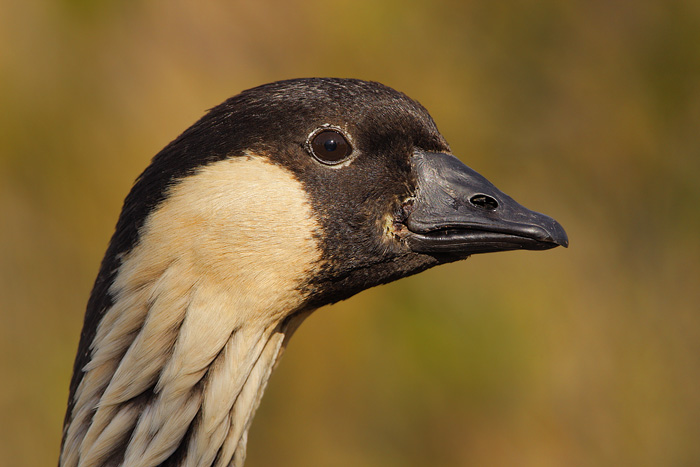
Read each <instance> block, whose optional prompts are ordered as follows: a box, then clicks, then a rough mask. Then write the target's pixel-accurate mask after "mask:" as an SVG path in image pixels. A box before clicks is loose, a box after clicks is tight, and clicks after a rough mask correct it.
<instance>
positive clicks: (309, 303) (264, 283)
mask: <svg viewBox="0 0 700 467" xmlns="http://www.w3.org/2000/svg"><path fill="white" fill-rule="evenodd" d="M435 187H438V188H437V189H436V188H435ZM567 242H568V240H567V239H566V234H565V233H564V231H563V229H561V226H559V225H558V224H557V223H556V222H555V221H553V220H552V219H550V218H548V217H546V216H543V215H541V214H537V213H533V212H532V211H528V210H526V209H525V208H523V207H522V206H520V205H518V204H517V203H515V202H514V201H513V200H512V199H510V198H508V197H507V196H506V195H504V194H503V193H501V192H500V191H498V190H497V189H496V188H495V187H493V185H491V184H490V183H488V181H486V180H485V179H483V177H481V176H480V175H478V174H476V173H475V172H473V171H470V169H468V168H467V167H466V166H463V165H462V164H461V163H460V162H459V161H458V160H457V159H456V158H454V157H453V156H452V155H451V152H450V147H449V145H448V144H447V142H446V141H445V140H444V138H443V137H442V136H441V135H440V133H439V132H438V130H437V127H436V126H435V123H434V122H433V120H432V119H431V117H430V115H429V114H428V112H427V111H426V110H425V109H424V108H423V107H422V106H421V105H420V104H418V103H417V102H415V101H413V100H411V99H410V98H408V97H407V96H405V95H404V94H402V93H399V92H397V91H395V90H393V89H391V88H389V87H386V86H383V85H381V84H378V83H373V82H365V81H359V80H346V79H330V78H328V79H319V78H317V79H299V80H289V81H282V82H277V83H272V84H268V85H264V86H260V87H258V88H254V89H250V90H248V91H244V92H242V93H241V94H239V95H237V96H235V97H232V98H230V99H228V100H227V101H225V102H224V103H222V104H221V105H219V106H217V107H215V108H213V109H212V110H211V111H209V112H208V113H207V114H206V115H205V116H204V117H202V119H201V120H199V121H198V122H197V123H195V124H194V125H193V126H192V127H190V128H189V129H187V130H186V131H185V132H184V133H183V134H182V135H180V136H179V137H178V138H177V139H175V140H174V141H173V142H171V143H170V144H169V145H167V146H166V147H165V148H164V149H163V150H162V151H161V152H159V153H158V154H157V155H156V156H155V157H154V158H153V160H152V162H151V164H150V165H149V167H148V168H147V169H146V170H145V171H144V172H143V173H142V174H141V175H140V176H139V178H138V179H137V181H136V182H135V184H134V186H133V188H132V190H131V192H130V193H129V195H128V196H127V197H126V200H125V202H124V207H123V210H122V213H121V215H120V217H119V220H118V222H117V226H116V230H115V233H114V236H113V237H112V240H111V242H110V245H109V247H108V249H107V253H106V254H105V258H104V260H103V262H102V265H101V268H100V271H99V274H98V277H97V279H96V282H95V286H94V289H93V291H92V294H91V296H90V299H89V301H88V306H87V311H86V315H85V322H84V325H83V331H82V334H81V338H80V344H79V348H78V354H77V356H76V361H75V366H74V374H73V378H72V380H71V386H70V395H69V402H68V410H67V413H66V419H65V423H64V437H63V443H62V453H61V459H60V463H61V465H63V466H101V465H129V466H156V465H192V466H194V465H217V466H218V465H221V466H226V465H238V466H240V465H242V464H243V462H244V459H245V445H246V438H247V430H248V427H249V425H250V422H251V420H252V417H253V414H254V412H255V409H256V408H257V405H258V404H259V401H260V398H261V397H262V393H263V391H264V387H265V384H266V382H267V379H268V377H269V375H270V372H271V371H272V368H273V367H274V364H275V362H276V360H277V358H278V356H279V354H280V352H281V351H282V349H283V348H284V345H285V344H286V342H287V340H288V339H289V337H290V336H291V334H292V333H293V331H294V330H295V329H296V328H297V327H298V326H299V324H300V323H301V322H302V321H303V319H304V318H305V317H306V316H307V315H308V314H309V313H310V312H312V311H313V310H314V309H316V308H318V307H319V306H322V305H324V304H327V303H333V302H336V301H338V300H342V299H345V298H348V297H350V296H352V295H353V294H355V293H357V292H359V291H361V290H364V289H366V288H368V287H372V286H375V285H379V284H382V283H386V282H390V281H392V280H395V279H398V278H401V277H405V276H408V275H411V274H415V273H417V272H420V271H422V270H425V269H427V268H429V267H432V266H435V265H437V264H441V263H446V262H450V261H455V260H458V259H462V258H465V257H467V256H468V255H470V254H474V253H481V252H488V251H501V250H508V249H517V248H525V249H547V248H551V247H554V246H557V245H564V246H566V244H567Z"/></svg>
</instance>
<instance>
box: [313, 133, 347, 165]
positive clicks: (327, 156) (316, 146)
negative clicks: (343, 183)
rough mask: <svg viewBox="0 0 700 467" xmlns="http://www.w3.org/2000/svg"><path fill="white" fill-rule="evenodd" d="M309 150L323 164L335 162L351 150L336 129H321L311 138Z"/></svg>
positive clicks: (343, 157) (339, 160) (342, 158)
mask: <svg viewBox="0 0 700 467" xmlns="http://www.w3.org/2000/svg"><path fill="white" fill-rule="evenodd" d="M311 152H312V153H313V155H314V157H316V159H318V160H319V161H321V162H323V163H325V164H337V163H338V162H341V161H343V160H345V159H346V158H347V157H348V156H349V155H350V153H351V152H352V147H350V143H348V140H347V139H345V136H343V135H342V134H341V133H340V132H339V131H337V130H323V131H320V132H318V133H317V134H316V135H314V137H313V138H312V139H311Z"/></svg>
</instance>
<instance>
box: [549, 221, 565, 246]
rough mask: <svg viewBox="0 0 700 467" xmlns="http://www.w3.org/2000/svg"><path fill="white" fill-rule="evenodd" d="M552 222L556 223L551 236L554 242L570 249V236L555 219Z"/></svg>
mask: <svg viewBox="0 0 700 467" xmlns="http://www.w3.org/2000/svg"><path fill="white" fill-rule="evenodd" d="M552 220H553V221H554V222H553V225H552V234H551V239H552V242H553V243H556V244H557V245H559V246H563V247H564V248H569V236H568V235H567V234H566V231H565V230H564V227H562V226H561V224H560V223H559V222H557V221H555V220H554V219H552Z"/></svg>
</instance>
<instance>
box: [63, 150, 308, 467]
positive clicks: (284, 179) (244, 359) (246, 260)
mask: <svg viewBox="0 0 700 467" xmlns="http://www.w3.org/2000/svg"><path fill="white" fill-rule="evenodd" d="M232 180H235V183H232V182H231V181H232ZM260 225H266V226H268V227H269V228H266V229H264V231H261V229H259V226H260ZM317 230H318V225H317V222H316V220H315V219H314V217H313V216H312V214H311V209H310V206H309V203H308V200H307V199H306V194H305V192H304V190H303V189H302V187H301V184H300V183H299V182H298V181H297V180H296V179H295V178H294V177H293V176H292V175H291V174H290V173H289V172H287V171H286V170H284V169H282V168H280V167H279V166H276V165H273V164H270V163H269V162H267V159H265V158H263V157H258V156H255V155H252V154H251V155H248V156H242V157H236V158H231V159H225V160H221V161H218V162H215V163H212V164H209V165H207V166H204V167H202V168H200V169H199V170H198V171H197V173H195V174H194V175H192V176H189V177H186V178H184V179H183V180H181V181H180V182H178V183H177V184H175V185H174V186H173V187H171V188H170V190H169V192H168V194H167V196H166V198H165V200H164V201H163V202H162V203H161V204H160V205H159V206H158V208H157V209H155V210H154V211H153V212H152V213H151V214H150V215H149V216H148V218H147V219H146V221H145V223H144V225H143V227H142V228H141V230H140V232H139V240H138V243H137V245H136V246H135V247H134V248H133V249H132V250H131V251H130V252H129V253H128V254H127V255H126V256H124V257H123V258H121V262H120V266H119V269H118V271H117V273H116V275H115V280H114V282H113V283H112V285H111V287H110V289H109V294H110V295H111V298H112V300H111V301H112V306H111V307H110V308H109V309H108V310H106V312H105V314H104V317H103V318H102V320H101V321H100V324H99V326H98V328H97V331H96V333H95V337H94V339H93V340H92V342H91V343H90V352H91V358H90V360H89V363H88V364H87V365H86V366H85V367H84V368H83V372H84V375H83V377H82V380H81V381H80V383H79V385H78V387H77V389H76V391H75V394H74V397H73V410H72V416H71V417H70V419H69V420H68V423H67V425H66V432H65V437H64V449H63V456H62V458H61V464H62V465H64V466H91V465H117V464H121V463H123V464H124V465H129V466H146V465H158V464H163V463H165V464H166V465H229V463H231V464H232V465H242V463H243V459H244V457H245V444H246V433H247V430H248V427H249V424H250V421H251V419H252V416H253V414H254V412H255V409H256V408H257V405H258V403H259V400H260V397H261V396H262V392H263V390H264V387H265V384H266V382H267V379H268V377H269V375H270V372H271V370H272V368H273V366H274V363H275V361H276V360H277V357H278V355H279V354H280V352H281V350H282V348H283V344H284V342H285V336H288V335H289V334H290V333H291V332H292V331H293V330H294V329H295V328H296V326H298V324H299V322H300V321H301V319H303V316H305V313H304V311H305V310H304V309H303V307H304V300H305V293H304V292H303V290H304V286H305V283H304V280H305V279H304V278H307V277H310V276H313V273H314V271H315V270H317V269H318V268H319V267H320V253H319V250H318V246H317V243H316V240H315V238H316V237H317V236H318V235H317Z"/></svg>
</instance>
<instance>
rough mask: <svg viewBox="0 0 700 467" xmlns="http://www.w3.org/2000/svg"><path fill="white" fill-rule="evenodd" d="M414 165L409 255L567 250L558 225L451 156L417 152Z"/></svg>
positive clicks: (406, 222)
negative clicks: (414, 180) (416, 190)
mask: <svg viewBox="0 0 700 467" xmlns="http://www.w3.org/2000/svg"><path fill="white" fill-rule="evenodd" d="M413 163H414V167H415V170H416V173H417V176H418V193H417V196H416V198H415V201H414V203H413V205H412V206H410V207H409V208H408V217H407V219H406V220H405V224H406V227H407V228H408V231H409V233H408V235H407V237H406V240H407V241H408V245H409V247H410V248H411V249H412V250H413V251H416V252H420V253H447V254H455V255H459V256H467V255H471V254H475V253H488V252H493V251H506V250H518V249H523V250H547V249H549V248H554V247H556V246H563V247H567V246H568V245H569V239H568V237H567V236H566V232H565V231H564V228H563V227H562V226H561V225H560V224H559V223H558V222H557V221H555V220H554V219H552V218H551V217H548V216H545V215H544V214H540V213H538V212H534V211H530V210H529V209H526V208H524V207H523V206H521V205H520V204H518V203H517V202H515V201H514V200H513V199H512V198H511V197H510V196H508V195H506V194H505V193H503V192H502V191H500V190H499V189H498V188H496V187H495V186H494V185H493V184H492V183H491V182H489V181H488V180H486V179H485V178H484V177H482V176H481V175H479V174H478V173H477V172H475V171H474V170H472V169H470V168H469V167H467V166H466V165H464V164H462V162H460V161H459V159H457V158H456V157H454V156H451V155H449V154H443V153H429V152H422V151H418V152H416V153H415V154H414V155H413Z"/></svg>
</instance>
